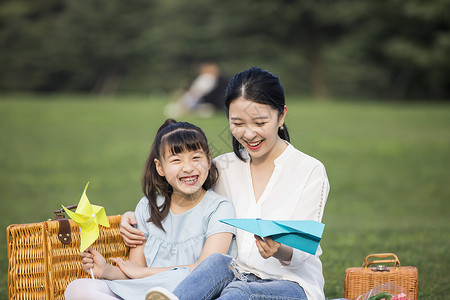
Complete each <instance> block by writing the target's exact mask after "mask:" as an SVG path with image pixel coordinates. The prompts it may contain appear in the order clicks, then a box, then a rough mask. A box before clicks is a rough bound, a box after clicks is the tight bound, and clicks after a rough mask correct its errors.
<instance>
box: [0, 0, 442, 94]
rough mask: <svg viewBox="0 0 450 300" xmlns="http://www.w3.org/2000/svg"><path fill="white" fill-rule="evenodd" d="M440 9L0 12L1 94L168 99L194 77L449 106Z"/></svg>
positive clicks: (138, 0) (215, 4)
mask: <svg viewBox="0 0 450 300" xmlns="http://www.w3.org/2000/svg"><path fill="white" fill-rule="evenodd" d="M449 10H450V5H448V0H429V1H426V2H423V1H419V0H410V1H402V0H394V1H389V2H387V1H378V0H368V1H357V0H340V1H327V0H315V1H314V0H303V1H300V0H279V1H271V0H259V1H256V0H247V1H240V0H229V1H210V0H191V1H189V2H186V1H182V0H133V1H131V2H124V1H120V0H108V1H104V0H78V1H64V0H42V1H39V3H37V2H36V3H35V2H30V1H25V0H3V1H2V2H0V64H1V66H2V69H1V73H0V90H2V91H5V90H26V91H95V92H98V93H101V94H111V93H114V92H115V91H116V90H120V91H133V92H154V91H165V92H167V91H171V90H173V89H175V88H177V87H180V84H183V82H185V83H186V84H187V82H186V78H189V76H192V75H193V73H194V68H193V67H194V66H195V65H197V64H198V63H200V62H202V61H214V62H217V63H219V64H220V65H221V66H222V67H224V69H225V71H227V72H228V73H229V74H233V73H235V72H237V71H241V70H242V69H244V68H247V67H249V66H251V65H259V66H261V67H263V68H267V69H269V70H271V71H272V72H274V73H275V74H277V75H280V77H281V78H282V80H283V83H284V85H285V87H286V88H287V90H289V91H290V92H291V93H295V92H301V93H303V94H305V93H310V94H312V95H313V96H315V97H316V98H319V99H321V98H326V97H327V96H328V95H330V94H332V95H334V96H335V95H349V94H350V95H357V96H360V95H366V96H367V95H375V96H377V97H395V98H402V97H405V98H411V97H426V98H433V97H439V98H450V88H449V87H450V82H449V81H450V56H449V55H448V53H449V52H450V51H449V50H450V34H449V27H450V24H449V22H450V17H449V15H450V11H449Z"/></svg>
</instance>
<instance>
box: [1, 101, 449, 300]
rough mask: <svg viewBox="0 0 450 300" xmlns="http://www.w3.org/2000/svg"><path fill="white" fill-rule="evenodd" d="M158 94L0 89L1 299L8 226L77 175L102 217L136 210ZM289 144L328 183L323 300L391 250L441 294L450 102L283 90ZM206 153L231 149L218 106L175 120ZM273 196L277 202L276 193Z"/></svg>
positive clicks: (63, 200)
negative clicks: (287, 95)
mask: <svg viewBox="0 0 450 300" xmlns="http://www.w3.org/2000/svg"><path fill="white" fill-rule="evenodd" d="M165 100H167V99H165V98H164V97H150V98H143V97H131V96H128V97H117V98H116V99H112V100H111V99H110V100H105V99H103V100H102V99H97V98H94V97H92V96H84V95H81V96H80V95H78V96H77V95H56V96H48V97H46V96H39V97H37V96H25V95H15V96H0V217H1V218H0V225H1V227H2V232H1V236H0V245H1V247H2V248H1V252H0V267H1V272H0V280H1V282H2V283H3V284H2V285H1V286H0V299H4V298H7V284H6V282H7V267H8V262H7V251H6V227H7V226H8V225H9V224H14V223H29V222H38V221H42V220H47V219H49V218H53V216H52V212H53V210H55V209H58V208H60V207H61V204H63V205H71V204H76V203H78V200H79V198H80V196H81V193H82V191H83V188H84V186H85V184H86V182H88V181H89V182H90V185H89V190H88V196H89V199H90V200H91V201H92V203H95V204H98V205H102V206H104V207H105V209H106V212H107V213H108V214H109V215H113V214H119V213H123V212H124V211H127V210H133V209H134V207H135V205H136V204H137V202H138V200H139V199H140V197H141V191H140V175H141V169H142V165H143V163H144V160H145V158H146V156H147V153H148V151H149V148H150V146H151V143H152V139H153V137H154V134H155V131H156V129H157V128H158V127H159V126H160V124H162V122H163V121H164V119H165V117H164V115H163V106H164V103H165V102H164V101H165ZM288 107H289V110H288V117H287V125H288V127H289V130H290V134H291V142H292V144H294V146H296V147H297V148H299V149H300V150H302V151H303V152H305V153H307V154H310V155H312V156H314V157H316V158H318V159H319V160H321V161H322V162H323V163H324V164H325V166H326V168H327V172H328V176H329V180H330V183H331V191H330V195H329V198H328V203H327V206H326V209H325V217H324V220H323V221H324V223H325V224H326V227H325V233H324V236H323V240H322V243H321V244H322V248H323V250H324V254H323V255H322V257H321V258H322V262H323V267H324V275H325V280H326V285H325V292H326V296H327V297H329V298H337V297H343V296H344V273H345V269H346V268H348V267H354V266H360V265H361V263H362V261H363V259H364V258H365V256H366V255H368V254H370V253H379V252H394V253H396V254H397V255H398V257H399V259H400V262H401V263H402V265H413V266H416V267H417V268H418V269H419V298H420V299H444V298H447V297H448V295H450V276H449V275H448V274H449V271H450V255H449V253H450V222H449V221H448V215H449V214H450V201H449V200H450V176H449V167H450V162H449V161H450V106H449V105H447V104H443V103H431V104H430V103H412V104H411V103H397V104H392V103H374V102H365V101H364V102H330V103H315V102H311V101H305V100H303V101H302V99H289V101H288ZM183 120H186V121H190V122H193V123H195V124H197V125H199V126H200V127H202V128H203V129H204V130H205V132H206V134H207V136H208V137H209V142H210V144H211V148H212V150H213V153H214V154H215V155H217V154H220V153H223V152H228V151H231V147H230V141H229V140H230V139H229V133H228V129H227V120H226V118H225V116H224V115H215V116H213V117H212V118H210V119H200V118H195V117H193V116H191V117H186V118H183ZM281 200H282V199H280V201H281Z"/></svg>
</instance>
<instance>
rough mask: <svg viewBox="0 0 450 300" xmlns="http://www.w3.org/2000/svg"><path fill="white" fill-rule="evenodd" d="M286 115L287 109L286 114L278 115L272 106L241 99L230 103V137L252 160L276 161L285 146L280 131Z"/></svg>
mask: <svg viewBox="0 0 450 300" xmlns="http://www.w3.org/2000/svg"><path fill="white" fill-rule="evenodd" d="M286 112H287V108H286V107H285V109H284V112H283V114H282V115H279V113H278V112H277V111H276V110H275V109H273V108H272V107H270V106H269V105H265V104H260V103H256V102H253V101H250V100H247V99H245V98H243V97H239V98H237V99H236V100H233V101H232V102H231V103H230V108H229V116H228V118H229V122H230V130H231V133H232V134H233V136H234V137H235V138H236V139H237V140H238V142H239V143H240V144H241V145H242V146H243V147H244V148H245V149H246V150H247V152H248V153H249V155H250V157H251V158H252V160H254V159H260V158H261V159H264V158H268V157H272V158H276V157H277V156H278V155H279V154H281V152H280V150H281V149H282V148H283V145H286V144H285V143H284V142H283V141H282V140H281V138H280V137H279V136H278V128H279V127H281V126H282V125H283V123H284V119H285V117H286ZM283 149H284V148H283ZM281 151H282V150H281Z"/></svg>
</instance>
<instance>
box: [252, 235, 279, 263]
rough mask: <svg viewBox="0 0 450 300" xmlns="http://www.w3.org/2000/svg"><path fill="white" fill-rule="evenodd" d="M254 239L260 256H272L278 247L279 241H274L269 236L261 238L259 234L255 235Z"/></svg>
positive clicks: (265, 257) (266, 257)
mask: <svg viewBox="0 0 450 300" xmlns="http://www.w3.org/2000/svg"><path fill="white" fill-rule="evenodd" d="M255 239H256V247H258V251H259V254H260V255H261V257H262V258H264V259H268V258H269V257H271V256H274V254H276V253H277V252H278V249H280V245H281V244H280V243H278V242H275V241H274V240H272V239H271V238H270V237H265V238H262V237H260V236H257V235H255Z"/></svg>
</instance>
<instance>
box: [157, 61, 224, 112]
mask: <svg viewBox="0 0 450 300" xmlns="http://www.w3.org/2000/svg"><path fill="white" fill-rule="evenodd" d="M227 84H228V80H227V78H226V77H225V76H223V74H222V72H221V70H220V68H219V66H218V65H217V64H215V63H210V62H207V63H202V64H201V65H200V66H199V68H198V76H197V77H196V78H195V79H194V81H193V82H192V84H191V86H190V87H189V89H188V90H187V91H186V92H185V93H184V94H183V95H182V96H181V98H180V100H179V101H178V102H176V103H170V104H168V105H167V106H166V107H165V109H164V113H165V114H166V116H168V117H179V116H181V115H184V114H189V113H194V114H196V115H198V116H200V117H210V116H211V115H212V114H213V113H214V112H215V111H222V110H224V108H225V107H224V104H223V103H224V99H225V89H226V87H227Z"/></svg>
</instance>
